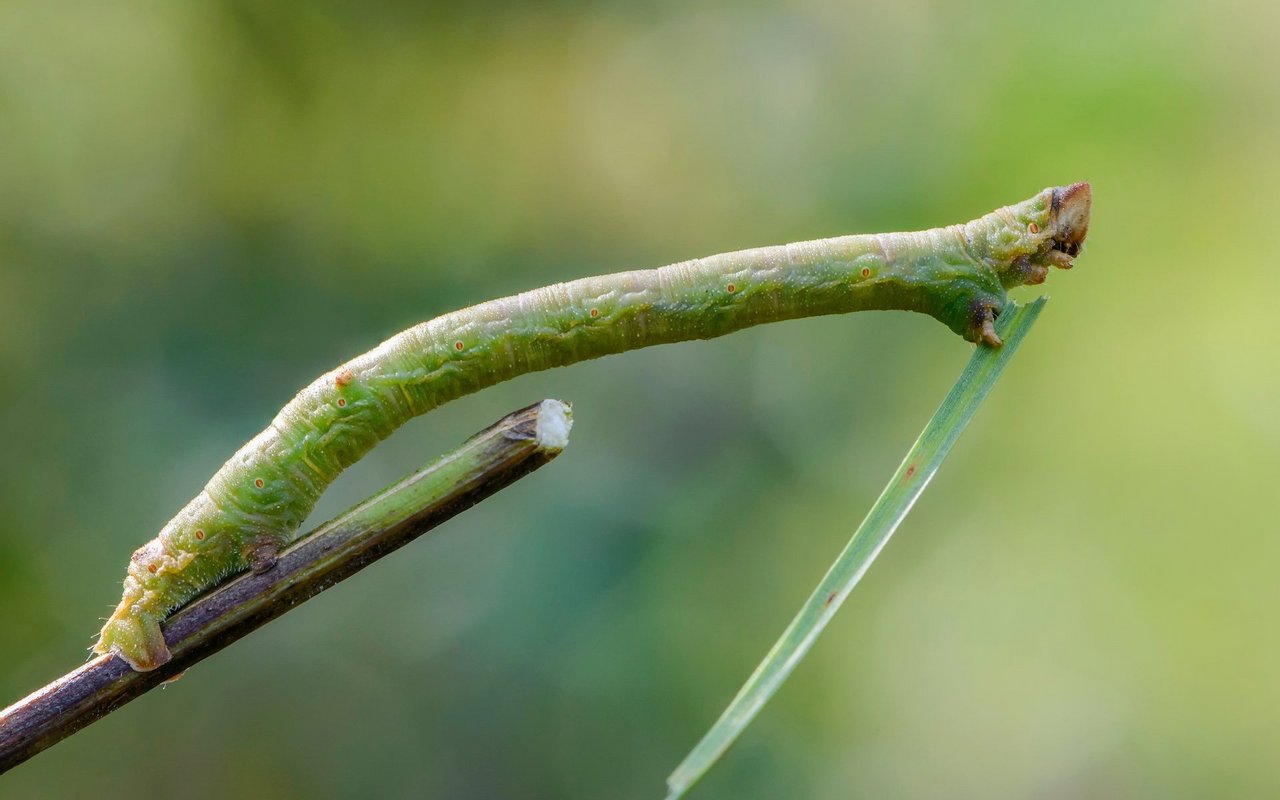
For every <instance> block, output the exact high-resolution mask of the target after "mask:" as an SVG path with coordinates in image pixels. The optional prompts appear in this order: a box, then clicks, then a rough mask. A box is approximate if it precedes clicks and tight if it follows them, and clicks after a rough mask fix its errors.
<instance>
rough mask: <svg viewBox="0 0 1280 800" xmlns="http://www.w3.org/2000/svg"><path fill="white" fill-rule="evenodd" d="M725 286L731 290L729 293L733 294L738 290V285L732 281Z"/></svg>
mask: <svg viewBox="0 0 1280 800" xmlns="http://www.w3.org/2000/svg"><path fill="white" fill-rule="evenodd" d="M724 288H726V289H728V290H729V294H733V293H734V292H736V291H738V287H737V286H734V285H733V284H732V283H731V284H729V285H728V286H726V287H724Z"/></svg>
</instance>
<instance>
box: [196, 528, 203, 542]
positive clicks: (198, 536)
mask: <svg viewBox="0 0 1280 800" xmlns="http://www.w3.org/2000/svg"><path fill="white" fill-rule="evenodd" d="M196 538H197V539H200V540H201V541H203V540H204V531H202V530H199V529H197V530H196Z"/></svg>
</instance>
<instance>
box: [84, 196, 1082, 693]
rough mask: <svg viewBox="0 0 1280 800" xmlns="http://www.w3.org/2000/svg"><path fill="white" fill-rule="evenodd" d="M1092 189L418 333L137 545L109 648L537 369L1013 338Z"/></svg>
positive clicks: (257, 440)
mask: <svg viewBox="0 0 1280 800" xmlns="http://www.w3.org/2000/svg"><path fill="white" fill-rule="evenodd" d="M1090 201H1091V195H1090V190H1089V185H1088V184H1085V183H1077V184H1073V185H1071V186H1066V187H1058V188H1049V189H1045V190H1044V191H1042V192H1040V193H1038V194H1037V195H1035V196H1034V197H1032V198H1030V199H1029V200H1025V201H1023V202H1021V203H1016V204H1014V205H1011V206H1006V207H1004V208H1001V209H997V210H996V211H993V212H991V213H990V214H986V215H985V216H982V217H980V218H978V219H975V220H973V221H971V222H967V223H964V224H960V225H950V226H947V227H944V228H934V229H931V230H927V231H917V232H911V233H888V234H867V235H858V236H842V237H837V238H834V239H822V240H816V241H810V242H799V243H796V244H789V245H781V246H776V247H763V248H758V249H755V250H743V251H739V252H735V253H724V254H721V255H717V256H709V257H707V258H700V259H695V260H693V261H686V262H682V263H679V264H673V265H671V266H667V267H662V268H660V269H654V270H642V271H636V272H622V273H616V274H613V275H603V276H598V277H592V278H583V279H581V280H576V281H572V282H569V283H562V284H557V285H555V286H549V287H546V288H543V289H536V290H534V291H531V292H525V293H523V294H520V295H516V296H513V297H506V298H502V299H499V300H493V301H490V302H488V303H482V304H480V305H478V306H473V307H471V308H467V309H463V310H461V311H455V312H453V313H451V314H445V315H444V316H441V317H437V318H436V319H433V320H431V321H429V322H425V323H422V324H421V325H418V326H415V327H413V328H410V329H409V330H407V331H404V332H403V333H400V334H399V335H397V336H394V337H392V338H391V339H388V340H387V341H385V342H383V343H382V344H381V345H379V346H378V347H376V348H374V349H373V350H371V351H369V352H368V353H365V354H364V355H361V356H358V357H356V358H355V359H353V360H351V361H350V362H348V363H346V364H344V365H342V366H340V367H338V368H337V369H335V370H333V371H332V372H329V373H327V374H325V375H323V376H321V377H320V378H318V379H317V380H316V381H314V382H313V383H312V384H311V385H310V386H308V387H306V388H305V389H303V390H302V391H301V392H299V393H298V395H297V397H295V398H294V399H293V400H291V401H290V402H289V404H288V405H286V406H285V407H284V408H283V409H282V410H281V411H280V413H279V414H278V415H277V416H276V418H275V419H274V420H273V421H272V423H271V424H270V425H269V426H268V427H267V429H266V430H264V431H263V432H262V433H260V434H258V435H257V436H255V437H254V438H253V439H252V440H250V441H249V442H248V443H247V444H245V445H244V446H243V447H242V448H240V450H239V451H238V452H237V453H236V454H235V455H233V456H232V457H231V459H230V460H229V461H227V463H226V464H224V465H223V466H222V468H221V469H219V470H218V472H217V473H216V474H214V476H213V478H212V479H211V480H210V481H209V483H208V485H207V486H205V488H204V489H203V490H202V491H201V492H200V494H199V495H197V496H196V497H195V499H193V500H192V501H191V502H190V503H189V504H187V506H186V507H185V508H183V509H182V510H181V511H180V512H178V515H177V516H176V517H174V518H173V519H172V520H170V521H169V523H168V524H166V525H165V526H164V528H163V529H162V530H161V531H160V534H159V536H157V537H156V538H155V539H153V540H152V541H150V542H148V543H147V544H145V545H143V546H142V547H141V548H139V549H138V550H137V551H136V552H135V553H134V554H133V557H132V559H131V561H130V564H129V569H128V574H127V576H126V577H125V581H124V595H123V597H122V598H121V600H120V604H119V606H118V607H117V608H116V610H115V612H114V613H113V614H112V615H111V617H110V619H108V620H107V623H106V625H105V626H104V627H103V628H102V633H101V635H100V637H99V640H98V642H97V644H96V645H95V646H94V650H95V652H98V653H114V654H116V655H118V656H119V657H121V658H122V659H124V660H125V661H127V662H128V663H129V664H130V665H131V666H132V667H133V668H134V669H137V670H150V669H155V668H156V667H158V666H160V665H161V664H163V663H165V662H166V661H168V660H169V658H170V653H169V649H168V647H167V645H166V644H165V641H164V636H163V634H162V633H161V629H160V623H161V622H162V621H163V620H164V618H165V617H166V616H167V615H168V614H169V613H170V612H171V611H172V610H173V609H175V608H177V607H178V606H181V605H182V604H184V603H186V602H187V601H189V600H191V599H192V598H193V597H195V596H196V595H197V594H200V593H201V592H203V591H205V590H206V589H208V588H210V587H211V586H214V585H216V584H217V583H218V582H219V581H221V580H222V579H223V578H224V577H226V576H228V575H230V574H232V573H235V572H242V571H244V570H247V569H252V570H254V571H263V570H268V569H270V568H271V567H272V566H273V565H274V563H275V557H276V554H277V553H278V552H279V550H280V549H281V548H282V547H284V546H285V545H287V544H289V543H290V542H291V541H293V540H294V538H296V536H297V534H298V531H299V527H300V526H301V524H302V522H303V520H304V519H305V518H306V516H307V515H308V514H309V513H310V512H311V509H312V508H313V507H314V505H315V502H316V500H317V499H318V498H319V496H320V493H321V492H323V491H324V490H325V488H326V487H327V486H328V485H329V484H330V483H331V482H332V481H333V480H334V479H335V478H336V477H337V476H338V474H339V473H340V472H342V470H344V469H346V468H347V467H348V466H350V465H351V464H353V463H354V462H355V461H357V460H358V459H359V458H361V457H362V456H363V455H364V454H365V453H367V452H368V451H369V450H371V449H372V448H373V447H374V446H375V445H376V444H377V443H378V442H380V441H381V440H382V439H384V438H386V437H387V436H389V435H390V434H391V432H392V431H394V430H395V429H396V428H398V427H399V426H400V425H402V424H403V423H404V422H405V421H407V420H408V419H410V418H412V417H414V416H417V415H419V414H424V413H426V412H427V411H430V410H431V409H433V408H436V407H437V406H440V405H442V404H444V403H446V402H448V401H450V400H453V399H455V398H457V397H461V396H463V395H466V394H470V393H471V392H474V391H478V390H479V389H483V388H485V387H486V386H491V385H493V384H495V383H499V382H501V381H504V380H507V379H509V378H512V377H515V376H516V375H521V374H523V373H526V372H534V371H537V370H542V369H548V368H550V367H557V366H566V365H568V364H572V363H575V362H578V361H584V360H587V359H590V358H597V357H599V356H604V355H609V354H612V353H620V352H623V351H626V350H633V349H636V348H639V347H647V346H649V345H655V344H663V343H667V342H677V341H683V340H689V339H709V338H712V337H716V336H721V335H724V334H727V333H731V332H733V331H736V330H741V329H742V328H747V327H750V326H753V325H759V324H762V323H766V322H774V321H778V320H784V319H793V318H797V317H807V316H816V315H820V314H838V313H847V312H850V311H861V310H895V309H896V310H905V311H915V312H920V313H925V314H929V315H931V316H933V317H935V318H937V319H938V320H940V321H941V322H942V323H944V324H945V325H947V326H948V327H949V328H951V330H953V331H955V332H956V333H958V334H960V335H961V336H963V337H964V338H966V339H968V340H969V341H973V342H979V343H983V344H986V345H988V346H993V347H996V346H999V345H1000V339H999V337H997V336H996V332H995V328H994V324H993V323H994V320H995V318H996V317H997V316H998V315H999V313H1000V311H1001V310H1002V309H1003V308H1004V306H1005V304H1006V303H1007V302H1008V298H1007V296H1006V291H1007V290H1008V289H1011V288H1013V287H1015V286H1021V285H1026V284H1038V283H1042V282H1043V281H1044V280H1045V276H1046V275H1047V273H1048V269H1049V267H1060V268H1064V269H1065V268H1069V267H1070V266H1071V265H1072V259H1073V258H1074V257H1075V256H1076V255H1077V254H1078V253H1079V252H1080V246H1081V245H1082V244H1083V242H1084V238H1085V235H1086V234H1087V233H1088V229H1089V211H1090Z"/></svg>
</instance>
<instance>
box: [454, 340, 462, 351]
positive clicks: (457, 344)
mask: <svg viewBox="0 0 1280 800" xmlns="http://www.w3.org/2000/svg"><path fill="white" fill-rule="evenodd" d="M462 347H463V344H462V342H460V341H458V342H454V343H453V349H454V350H457V351H458V352H462Z"/></svg>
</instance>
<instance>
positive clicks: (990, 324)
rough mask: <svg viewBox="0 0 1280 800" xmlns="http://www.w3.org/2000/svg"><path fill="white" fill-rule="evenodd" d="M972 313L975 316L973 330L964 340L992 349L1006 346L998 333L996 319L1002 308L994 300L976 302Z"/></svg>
mask: <svg viewBox="0 0 1280 800" xmlns="http://www.w3.org/2000/svg"><path fill="white" fill-rule="evenodd" d="M970 311H971V312H972V314H973V318H972V319H973V322H972V325H973V328H972V330H971V331H970V332H969V334H967V335H966V336H965V337H964V338H966V339H968V340H969V341H971V342H976V343H978V344H986V345H990V346H991V347H999V346H1000V345H1002V344H1004V342H1003V341H1001V339H1000V335H999V334H997V333H996V317H998V316H999V315H1000V306H999V305H997V304H996V302H995V301H994V300H987V299H982V300H974V301H973V303H972V304H971V305H970Z"/></svg>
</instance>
